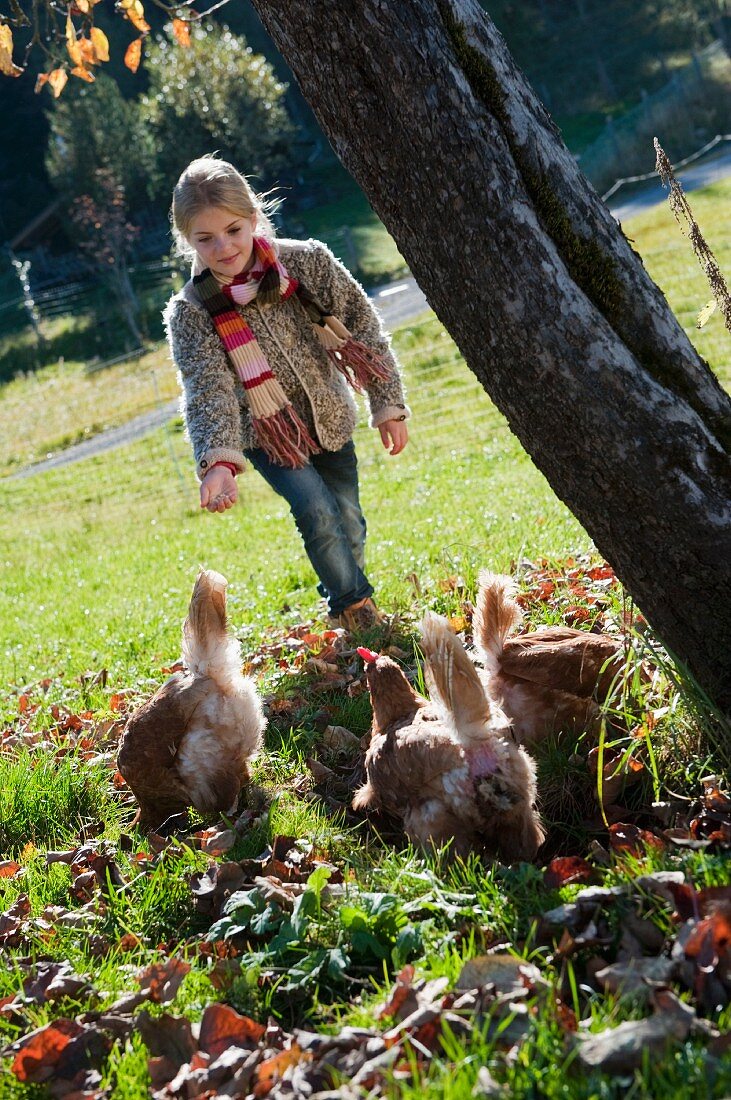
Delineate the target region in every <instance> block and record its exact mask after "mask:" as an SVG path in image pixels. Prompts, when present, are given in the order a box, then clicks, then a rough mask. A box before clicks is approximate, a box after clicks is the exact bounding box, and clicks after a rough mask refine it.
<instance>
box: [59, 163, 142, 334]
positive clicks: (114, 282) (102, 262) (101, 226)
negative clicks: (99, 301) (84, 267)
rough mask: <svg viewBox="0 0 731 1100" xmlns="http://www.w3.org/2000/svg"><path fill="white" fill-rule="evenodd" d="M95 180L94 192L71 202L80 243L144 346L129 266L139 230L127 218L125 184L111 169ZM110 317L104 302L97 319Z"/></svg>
mask: <svg viewBox="0 0 731 1100" xmlns="http://www.w3.org/2000/svg"><path fill="white" fill-rule="evenodd" d="M91 182H93V185H94V186H93V192H94V194H93V195H92V194H83V195H77V196H76V197H75V198H74V200H73V202H72V205H71V219H72V222H73V225H74V228H75V231H76V240H77V244H78V247H79V250H80V251H81V252H82V254H83V255H84V256H85V257H86V262H87V264H88V266H89V268H90V269H91V271H93V272H94V274H95V275H96V276H97V277H98V278H99V279H100V281H101V282H102V284H103V285H104V286H105V287H106V288H107V289H108V290H109V291H110V293H111V295H112V298H113V300H114V301H115V302H116V304H117V308H118V309H119V313H120V315H121V317H122V319H123V320H124V322H125V324H126V325H127V328H128V329H129V331H130V333H131V335H132V336H133V338H134V339H135V341H136V343H137V346H138V347H140V346H141V345H142V344H143V343H144V337H143V335H142V332H141V331H140V327H139V323H138V316H139V302H138V301H137V296H136V294H135V292H134V288H133V286H132V282H131V280H130V277H129V267H128V265H127V261H128V258H129V255H130V252H131V250H132V246H133V244H134V241H135V238H136V236H137V233H138V230H137V228H136V226H134V225H132V224H131V223H130V222H129V221H128V219H127V208H126V203H125V195H124V187H123V186H122V184H121V183H120V182H119V181H118V180H116V179H115V178H114V174H113V173H112V171H111V169H109V168H102V169H99V170H98V171H97V172H96V173H95V175H94V179H93V181H91ZM110 320H111V318H110V317H109V315H108V306H107V303H106V302H104V303H103V311H102V312H101V313H100V316H99V318H98V319H97V321H98V322H103V323H109V322H110Z"/></svg>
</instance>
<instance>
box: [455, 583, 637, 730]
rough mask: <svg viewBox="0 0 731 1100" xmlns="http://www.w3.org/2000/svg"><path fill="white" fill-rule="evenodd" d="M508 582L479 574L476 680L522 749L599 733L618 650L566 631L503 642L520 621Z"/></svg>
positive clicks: (600, 637)
mask: <svg viewBox="0 0 731 1100" xmlns="http://www.w3.org/2000/svg"><path fill="white" fill-rule="evenodd" d="M514 593H515V585H514V583H513V581H512V579H511V578H510V577H506V576H501V575H498V574H495V573H489V572H488V571H487V570H483V572H482V573H481V574H480V583H479V590H478V594H477V607H476V609H475V616H474V619H473V624H472V625H473V632H474V641H475V646H476V648H477V652H478V654H479V657H480V659H481V661H482V663H483V665H484V673H483V674H482V679H483V682H484V684H485V687H486V688H487V691H488V693H489V695H490V698H491V699H493V700H494V701H495V702H497V703H498V704H499V705H500V706H501V707H502V709H503V710H504V711H505V714H506V715H507V716H508V718H509V719H510V722H511V724H512V728H513V733H514V735H515V738H516V740H517V741H518V742H519V743H520V744H521V745H528V746H531V745H534V744H536V742H538V741H541V740H543V738H544V737H547V736H548V735H549V734H552V733H557V732H559V731H560V730H566V731H569V732H574V733H579V732H581V731H582V730H588V731H590V732H593V731H595V730H597V729H598V727H599V723H600V719H601V712H600V704H601V703H603V702H604V701H605V700H606V699H607V697H608V695H609V693H610V691H611V689H612V686H613V684H615V683H616V678H617V674H618V672H619V671H620V670H621V667H622V664H623V650H622V643H621V642H620V641H618V640H617V639H616V638H612V637H610V636H609V635H608V634H591V633H589V632H588V631H586V630H573V629H571V628H570V627H566V626H549V627H547V628H546V629H545V630H539V631H535V632H533V633H530V634H519V635H518V636H517V637H513V638H511V637H509V635H510V634H511V632H512V631H513V630H515V629H516V628H517V627H518V626H519V624H520V623H521V622H522V619H523V613H522V611H521V610H520V607H519V606H518V604H517V603H516V600H515V595H514Z"/></svg>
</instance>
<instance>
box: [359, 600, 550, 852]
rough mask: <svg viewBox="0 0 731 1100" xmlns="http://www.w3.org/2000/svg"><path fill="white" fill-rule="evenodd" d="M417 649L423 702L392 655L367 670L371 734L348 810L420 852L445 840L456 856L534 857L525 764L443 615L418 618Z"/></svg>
mask: <svg viewBox="0 0 731 1100" xmlns="http://www.w3.org/2000/svg"><path fill="white" fill-rule="evenodd" d="M422 646H423V650H424V655H425V658H426V666H425V671H426V675H427V683H428V685H429V689H430V696H431V699H430V700H427V699H425V698H423V697H422V696H420V695H418V694H417V693H416V692H415V691H414V690H413V688H412V687H411V685H410V684H409V682H408V680H407V679H406V677H405V676H404V674H403V673H402V672H401V670H400V668H399V667H398V665H396V664H395V662H394V661H392V660H391V658H390V657H385V656H384V657H376V656H375V654H374V655H372V656H373V658H374V659H373V660H370V661H368V662H367V664H366V679H367V682H368V687H369V690H370V694H371V701H372V704H373V727H372V733H371V741H370V745H369V748H368V751H367V753H366V760H365V767H366V776H367V781H366V783H365V784H364V786H363V787H361V788H360V790H359V791H357V792H356V794H355V797H354V799H353V808H354V809H357V810H381V811H383V812H385V813H387V814H389V815H390V816H393V817H395V818H397V819H399V820H401V821H402V822H403V827H404V831H405V832H406V834H407V836H408V837H409V839H410V840H412V841H413V842H414V843H415V844H417V845H419V846H420V847H422V848H425V849H428V848H429V847H431V846H432V845H436V846H441V845H444V844H446V843H447V842H450V841H451V842H452V843H451V851H452V853H454V854H457V855H461V856H465V855H466V854H467V853H468V852H470V851H473V850H474V851H477V852H480V853H485V854H486V855H489V856H492V857H497V858H500V859H502V860H504V861H506V862H510V861H513V860H521V859H532V858H533V857H534V856H535V854H536V852H537V850H538V848H539V847H540V845H541V843H542V842H543V830H542V828H541V825H540V820H539V817H538V813H537V811H536V809H535V796H536V788H535V769H534V766H533V762H532V760H531V759H530V757H529V756H528V755H527V753H526V752H525V751H524V750H523V749H521V748H519V747H518V746H517V745H516V744H515V743H514V742H513V740H512V738H511V736H510V729H509V723H508V722H507V720H506V719H505V717H504V715H503V714H502V711H501V710H500V708H499V707H497V706H495V705H494V704H492V703H491V702H490V701H489V699H488V697H487V695H486V693H485V690H484V688H483V686H482V684H481V682H480V679H479V677H478V675H477V671H476V669H475V667H474V665H473V664H472V662H471V661H470V659H469V657H468V656H467V653H466V652H465V650H464V647H463V646H462V644H461V642H460V641H459V639H458V638H457V637H456V636H455V635H454V634H453V633H452V631H451V630H450V628H449V624H448V623H447V621H446V620H445V619H443V618H441V616H438V615H432V614H428V615H427V616H426V617H425V619H424V622H423V625H422Z"/></svg>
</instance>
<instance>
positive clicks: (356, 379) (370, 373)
mask: <svg viewBox="0 0 731 1100" xmlns="http://www.w3.org/2000/svg"><path fill="white" fill-rule="evenodd" d="M327 354H328V358H329V359H330V361H331V363H334V364H335V366H336V367H337V369H338V370H339V371H340V373H341V374H342V375H344V377H345V378H346V379H347V381H348V382H349V383H350V385H351V386H352V387H353V389H354V390H356V391H357V392H358V393H363V392H364V391H365V389H366V387H367V386H368V383H369V382H372V381H373V380H374V379H380V380H381V381H384V382H385V381H386V379H388V378H390V377H391V369H390V367H389V366H388V364H387V363H384V361H383V359H382V358H381V357H380V355H378V354H377V353H376V352H375V351H372V350H371V348H368V347H366V345H365V344H362V343H361V342H360V340H354V339H353V338H352V337H350V338H349V339H348V340H346V341H345V343H344V344H343V345H342V346H341V347H339V348H327Z"/></svg>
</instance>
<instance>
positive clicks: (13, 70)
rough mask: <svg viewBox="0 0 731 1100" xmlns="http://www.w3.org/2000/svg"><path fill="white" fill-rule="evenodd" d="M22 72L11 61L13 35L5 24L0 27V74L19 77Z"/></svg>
mask: <svg viewBox="0 0 731 1100" xmlns="http://www.w3.org/2000/svg"><path fill="white" fill-rule="evenodd" d="M22 72H23V70H22V69H21V68H20V66H19V65H16V64H15V62H14V61H13V33H12V31H11V30H10V27H9V26H8V25H7V23H3V24H2V25H0V73H2V74H3V75H4V76H20V74H21V73H22Z"/></svg>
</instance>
